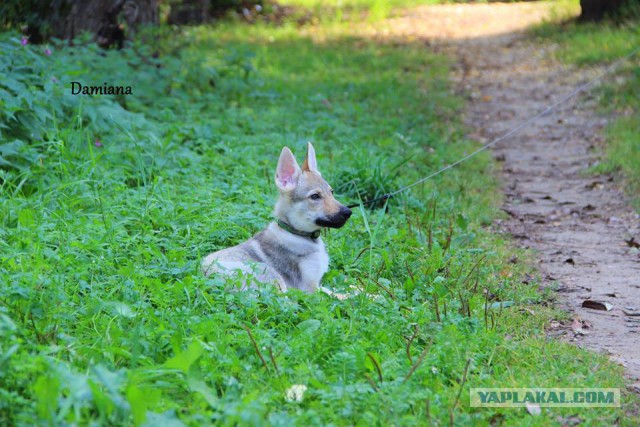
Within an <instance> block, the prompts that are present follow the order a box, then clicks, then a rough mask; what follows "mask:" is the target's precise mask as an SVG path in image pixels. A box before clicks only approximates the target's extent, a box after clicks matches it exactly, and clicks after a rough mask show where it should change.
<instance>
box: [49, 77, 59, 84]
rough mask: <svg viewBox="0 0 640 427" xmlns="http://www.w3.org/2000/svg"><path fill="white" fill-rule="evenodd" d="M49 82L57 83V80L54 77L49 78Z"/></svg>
mask: <svg viewBox="0 0 640 427" xmlns="http://www.w3.org/2000/svg"><path fill="white" fill-rule="evenodd" d="M51 81H52V82H54V83H58V81H59V80H58V79H57V78H55V77H51Z"/></svg>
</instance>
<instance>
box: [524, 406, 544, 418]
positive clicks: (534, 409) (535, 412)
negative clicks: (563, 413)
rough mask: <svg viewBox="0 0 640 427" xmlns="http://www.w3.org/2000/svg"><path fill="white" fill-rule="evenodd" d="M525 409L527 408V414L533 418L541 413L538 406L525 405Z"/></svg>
mask: <svg viewBox="0 0 640 427" xmlns="http://www.w3.org/2000/svg"><path fill="white" fill-rule="evenodd" d="M525 407H526V408H527V412H528V413H530V414H531V415H533V416H538V415H540V414H541V413H542V409H540V405H537V404H535V403H525Z"/></svg>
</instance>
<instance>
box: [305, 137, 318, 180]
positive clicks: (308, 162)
mask: <svg viewBox="0 0 640 427" xmlns="http://www.w3.org/2000/svg"><path fill="white" fill-rule="evenodd" d="M302 170H303V171H308V172H318V163H317V162H316V150H314V149H313V145H311V143H310V142H307V158H306V159H304V163H303V165H302ZM318 173H320V172H318Z"/></svg>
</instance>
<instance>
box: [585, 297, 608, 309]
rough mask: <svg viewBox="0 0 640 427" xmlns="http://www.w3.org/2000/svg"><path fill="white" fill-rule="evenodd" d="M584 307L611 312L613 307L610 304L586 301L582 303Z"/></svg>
mask: <svg viewBox="0 0 640 427" xmlns="http://www.w3.org/2000/svg"><path fill="white" fill-rule="evenodd" d="M582 307H584V308H592V309H594V310H602V311H611V309H612V308H613V306H612V305H611V304H609V303H608V302H604V301H596V300H592V299H586V300H584V301H582Z"/></svg>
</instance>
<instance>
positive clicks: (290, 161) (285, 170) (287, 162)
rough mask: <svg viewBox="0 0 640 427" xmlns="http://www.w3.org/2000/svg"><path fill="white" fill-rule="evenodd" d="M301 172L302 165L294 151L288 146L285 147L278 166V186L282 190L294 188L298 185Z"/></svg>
mask: <svg viewBox="0 0 640 427" xmlns="http://www.w3.org/2000/svg"><path fill="white" fill-rule="evenodd" d="M300 173H301V171H300V166H298V162H296V158H295V157H293V153H292V152H291V150H289V148H288V147H284V148H283V149H282V152H281V153H280V159H279V160H278V167H277V168H276V186H277V187H278V188H279V189H280V190H282V191H291V190H293V189H294V188H296V187H297V186H298V178H299V177H300Z"/></svg>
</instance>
